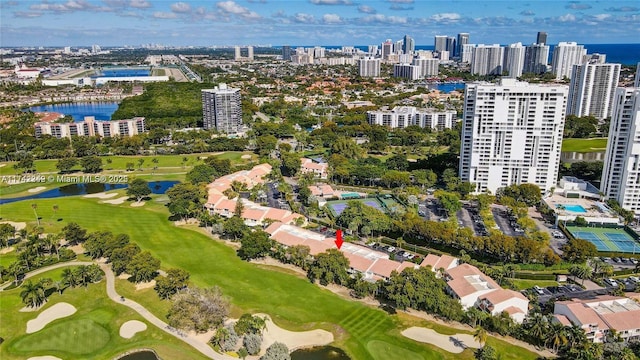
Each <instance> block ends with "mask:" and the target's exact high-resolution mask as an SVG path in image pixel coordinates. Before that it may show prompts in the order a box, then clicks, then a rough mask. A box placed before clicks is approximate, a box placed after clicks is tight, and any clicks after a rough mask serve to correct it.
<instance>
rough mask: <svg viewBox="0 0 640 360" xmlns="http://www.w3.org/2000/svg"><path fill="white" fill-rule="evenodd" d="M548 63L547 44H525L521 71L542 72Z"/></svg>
mask: <svg viewBox="0 0 640 360" xmlns="http://www.w3.org/2000/svg"><path fill="white" fill-rule="evenodd" d="M548 63H549V45H544V44H532V45H527V46H526V47H525V50H524V68H523V69H522V72H525V73H534V74H543V73H545V72H547V64H548Z"/></svg>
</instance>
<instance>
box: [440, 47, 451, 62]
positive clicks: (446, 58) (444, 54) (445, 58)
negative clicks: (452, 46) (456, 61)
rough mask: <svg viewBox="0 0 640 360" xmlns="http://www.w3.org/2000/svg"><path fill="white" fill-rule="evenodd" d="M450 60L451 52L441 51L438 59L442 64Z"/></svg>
mask: <svg viewBox="0 0 640 360" xmlns="http://www.w3.org/2000/svg"><path fill="white" fill-rule="evenodd" d="M449 58H450V53H449V50H443V51H440V53H439V54H438V59H440V62H443V61H449Z"/></svg>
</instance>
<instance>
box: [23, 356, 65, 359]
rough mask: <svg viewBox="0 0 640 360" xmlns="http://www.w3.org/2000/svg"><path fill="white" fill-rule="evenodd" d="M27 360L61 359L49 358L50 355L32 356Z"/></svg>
mask: <svg viewBox="0 0 640 360" xmlns="http://www.w3.org/2000/svg"><path fill="white" fill-rule="evenodd" d="M27 360H62V359H60V358H59V357H55V356H51V355H45V356H32V357H30V358H28V359H27Z"/></svg>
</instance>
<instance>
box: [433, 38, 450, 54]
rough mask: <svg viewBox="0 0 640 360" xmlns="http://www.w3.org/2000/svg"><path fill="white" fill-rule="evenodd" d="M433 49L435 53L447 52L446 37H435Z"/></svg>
mask: <svg viewBox="0 0 640 360" xmlns="http://www.w3.org/2000/svg"><path fill="white" fill-rule="evenodd" d="M433 47H434V50H435V51H445V50H447V35H436V36H435V38H434V43H433Z"/></svg>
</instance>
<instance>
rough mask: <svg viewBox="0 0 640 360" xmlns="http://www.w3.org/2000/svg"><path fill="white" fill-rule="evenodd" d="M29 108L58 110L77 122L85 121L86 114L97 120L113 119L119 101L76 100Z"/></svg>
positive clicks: (41, 110)
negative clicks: (74, 101)
mask: <svg viewBox="0 0 640 360" xmlns="http://www.w3.org/2000/svg"><path fill="white" fill-rule="evenodd" d="M28 110H30V111H33V112H56V113H61V114H64V115H71V116H72V117H73V121H75V122H79V121H83V120H84V117H85V116H93V117H95V118H96V120H111V115H113V113H114V112H116V110H118V103H117V102H114V101H107V102H76V103H65V104H51V105H40V106H32V107H30V108H29V109H28Z"/></svg>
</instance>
